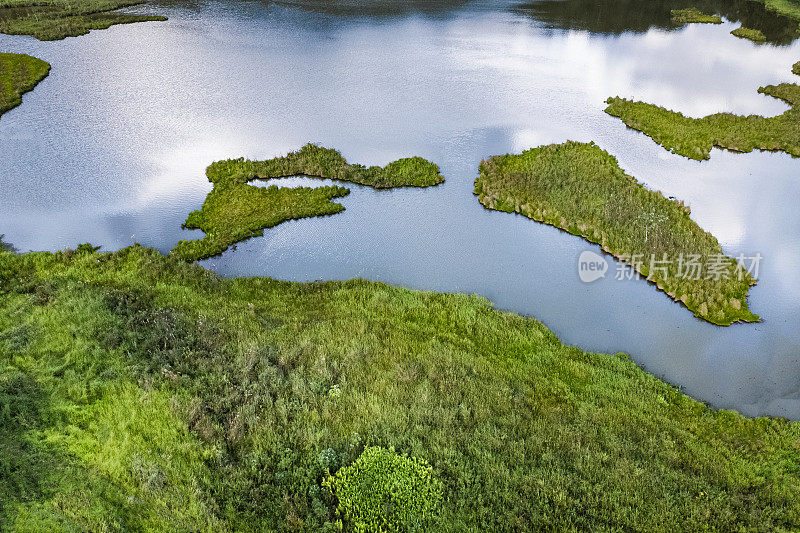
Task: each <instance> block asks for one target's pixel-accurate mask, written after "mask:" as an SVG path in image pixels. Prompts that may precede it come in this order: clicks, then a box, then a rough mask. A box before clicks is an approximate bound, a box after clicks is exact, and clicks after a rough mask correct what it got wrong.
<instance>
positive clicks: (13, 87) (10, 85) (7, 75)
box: [0, 53, 50, 115]
mask: <svg viewBox="0 0 800 533" xmlns="http://www.w3.org/2000/svg"><path fill="white" fill-rule="evenodd" d="M49 73H50V64H49V63H47V62H45V61H42V60H41V59H37V58H35V57H31V56H29V55H25V54H2V53H0V115H2V114H3V113H5V112H6V111H8V110H10V109H13V108H15V107H17V106H18V105H20V104H21V103H22V95H23V94H25V93H27V92H29V91H32V90H33V88H34V87H36V85H38V83H39V82H40V81H42V80H43V79H45V78H46V77H47V75H48V74H49Z"/></svg>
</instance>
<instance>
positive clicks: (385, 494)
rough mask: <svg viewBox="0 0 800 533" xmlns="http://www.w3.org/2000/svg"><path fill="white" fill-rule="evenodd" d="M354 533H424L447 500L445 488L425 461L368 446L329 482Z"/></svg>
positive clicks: (328, 480) (326, 482)
mask: <svg viewBox="0 0 800 533" xmlns="http://www.w3.org/2000/svg"><path fill="white" fill-rule="evenodd" d="M325 484H326V486H328V487H329V488H330V489H331V490H332V491H333V492H334V494H335V495H336V496H337V498H338V499H339V512H340V513H342V515H343V516H344V518H345V520H346V521H347V522H348V524H349V525H350V526H351V527H352V529H353V530H354V531H358V532H378V531H422V530H424V528H425V526H426V525H428V524H430V522H431V521H432V520H433V519H434V517H435V514H436V511H437V509H438V507H439V505H440V503H441V501H442V492H443V491H442V484H441V482H439V481H438V480H437V479H436V478H435V477H434V476H433V468H432V467H431V466H429V465H428V463H427V462H425V461H424V460H423V459H419V458H415V457H407V456H405V455H398V454H396V453H395V451H394V449H393V448H390V449H388V450H387V449H385V448H381V447H379V446H373V447H370V448H366V449H365V450H364V452H363V453H362V454H361V455H360V456H359V458H358V459H356V461H355V462H354V463H353V464H351V465H350V466H347V467H345V468H342V469H341V470H339V471H338V472H337V473H336V475H334V476H329V477H328V478H327V480H326V481H325Z"/></svg>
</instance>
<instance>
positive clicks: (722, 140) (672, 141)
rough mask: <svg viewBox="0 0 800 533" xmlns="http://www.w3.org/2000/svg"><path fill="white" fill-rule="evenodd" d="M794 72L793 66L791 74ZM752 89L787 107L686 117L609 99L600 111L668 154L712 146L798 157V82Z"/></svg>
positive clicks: (692, 154) (693, 153) (695, 153)
mask: <svg viewBox="0 0 800 533" xmlns="http://www.w3.org/2000/svg"><path fill="white" fill-rule="evenodd" d="M797 70H798V67H797V65H795V68H794V70H793V71H794V72H795V73H797V72H796V71H797ZM758 92H759V93H761V94H765V95H768V96H771V97H773V98H778V99H780V100H783V101H784V102H786V103H787V104H789V105H790V106H791V108H790V109H789V110H788V111H786V112H785V113H783V114H782V115H779V116H776V117H762V116H758V115H750V116H740V115H734V114H731V113H717V114H715V115H710V116H707V117H704V118H692V117H687V116H685V115H683V114H682V113H677V112H675V111H670V110H667V109H664V108H663V107H658V106H656V105H653V104H646V103H644V102H635V101H632V100H627V99H625V98H620V97H615V98H609V99H608V100H607V101H606V103H607V104H608V107H607V108H606V113H608V114H609V115H611V116H614V117H617V118H619V119H621V120H622V121H623V122H624V123H625V124H626V125H627V126H628V127H629V128H632V129H635V130H638V131H641V132H642V133H644V134H645V135H647V136H648V137H650V138H652V139H653V140H654V141H655V142H656V143H658V144H660V145H661V146H663V147H664V148H666V149H667V150H669V151H671V152H672V153H675V154H678V155H682V156H684V157H688V158H691V159H697V160H698V161H700V160H704V159H709V158H710V157H711V149H712V148H714V147H715V146H716V147H718V148H724V149H726V150H731V151H734V152H752V151H753V150H766V151H782V152H786V153H788V154H789V155H791V156H793V157H800V85H797V84H794V83H782V84H780V85H767V86H766V87H761V88H759V89H758Z"/></svg>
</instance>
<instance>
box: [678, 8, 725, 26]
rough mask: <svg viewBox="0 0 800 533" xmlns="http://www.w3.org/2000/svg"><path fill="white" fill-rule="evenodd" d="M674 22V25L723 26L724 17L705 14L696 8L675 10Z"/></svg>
mask: <svg viewBox="0 0 800 533" xmlns="http://www.w3.org/2000/svg"><path fill="white" fill-rule="evenodd" d="M671 13H672V22H673V23H674V24H722V17H720V16H719V15H713V14H709V13H703V12H702V11H700V10H699V9H697V8H695V7H690V8H686V9H673V10H672V11H671Z"/></svg>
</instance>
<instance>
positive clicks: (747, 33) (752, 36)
mask: <svg viewBox="0 0 800 533" xmlns="http://www.w3.org/2000/svg"><path fill="white" fill-rule="evenodd" d="M731 35H733V36H734V37H739V38H740V39H747V40H748V41H753V42H754V43H757V44H762V43H765V42H767V36H766V35H764V33H763V32H762V31H761V30H754V29H752V28H745V27H741V28H736V29H735V30H733V31H732V32H731Z"/></svg>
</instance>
